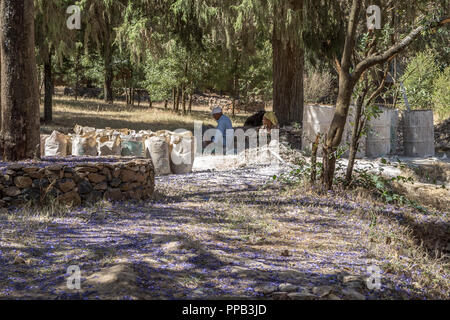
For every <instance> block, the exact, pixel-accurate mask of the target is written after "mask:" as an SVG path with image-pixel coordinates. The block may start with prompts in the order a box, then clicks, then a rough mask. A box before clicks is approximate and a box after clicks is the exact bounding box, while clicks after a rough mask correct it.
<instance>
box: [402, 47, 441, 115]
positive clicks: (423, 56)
mask: <svg viewBox="0 0 450 320" xmlns="http://www.w3.org/2000/svg"><path fill="white" fill-rule="evenodd" d="M439 73H440V72H439V68H438V66H437V64H436V62H435V55H434V54H433V53H432V52H431V51H425V52H420V53H418V54H417V55H416V56H415V57H414V58H413V59H412V60H411V61H410V62H409V64H408V66H407V67H406V71H405V74H404V75H403V76H402V77H401V81H403V84H404V86H405V89H406V95H407V97H408V101H409V104H410V105H411V109H432V106H433V101H432V97H433V89H434V86H433V84H434V80H435V79H436V78H437V77H438V75H439ZM401 104H404V101H403V99H401Z"/></svg>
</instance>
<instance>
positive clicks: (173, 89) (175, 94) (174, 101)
mask: <svg viewBox="0 0 450 320" xmlns="http://www.w3.org/2000/svg"><path fill="white" fill-rule="evenodd" d="M172 99H173V111H176V110H177V88H176V87H173V88H172Z"/></svg>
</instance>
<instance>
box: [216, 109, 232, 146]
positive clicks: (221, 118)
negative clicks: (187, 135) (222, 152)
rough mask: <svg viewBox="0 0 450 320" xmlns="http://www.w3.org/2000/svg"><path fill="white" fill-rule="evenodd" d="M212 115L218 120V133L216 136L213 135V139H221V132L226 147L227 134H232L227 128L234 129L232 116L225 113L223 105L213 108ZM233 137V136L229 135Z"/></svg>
mask: <svg viewBox="0 0 450 320" xmlns="http://www.w3.org/2000/svg"><path fill="white" fill-rule="evenodd" d="M211 115H212V116H213V118H214V119H215V120H216V121H217V128H216V129H217V130H218V131H217V133H216V136H215V137H213V139H212V141H218V140H220V137H219V136H218V135H219V134H220V135H221V136H222V141H223V146H224V148H225V147H226V145H227V136H228V135H230V131H229V132H227V130H233V125H232V123H231V120H230V118H228V117H227V116H226V115H224V114H223V111H222V108H221V107H216V108H214V109H213V110H212V112H211ZM229 138H230V139H232V138H233V137H231V135H230V137H229Z"/></svg>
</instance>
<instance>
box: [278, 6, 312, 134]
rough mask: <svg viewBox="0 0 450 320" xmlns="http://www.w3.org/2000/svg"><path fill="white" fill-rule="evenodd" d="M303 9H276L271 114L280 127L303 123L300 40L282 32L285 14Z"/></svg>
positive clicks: (283, 30)
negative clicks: (274, 114) (288, 11)
mask: <svg viewBox="0 0 450 320" xmlns="http://www.w3.org/2000/svg"><path fill="white" fill-rule="evenodd" d="M288 9H290V10H293V11H295V12H298V11H301V10H302V9H303V1H301V0H297V1H286V2H284V3H283V4H281V5H280V6H279V8H277V10H278V11H277V14H276V15H277V16H279V17H282V19H281V20H280V21H279V20H278V19H274V28H273V34H272V49H273V110H274V112H275V113H276V115H277V117H278V120H279V123H280V125H285V124H289V123H293V122H298V123H300V124H301V123H302V122H303V69H304V51H303V49H302V45H301V37H300V35H299V36H298V39H292V38H289V36H288V34H289V32H287V30H286V26H285V24H286V21H285V20H286V15H287V10H288Z"/></svg>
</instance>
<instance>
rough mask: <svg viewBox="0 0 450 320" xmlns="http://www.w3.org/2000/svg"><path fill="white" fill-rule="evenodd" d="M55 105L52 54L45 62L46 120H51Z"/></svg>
mask: <svg viewBox="0 0 450 320" xmlns="http://www.w3.org/2000/svg"><path fill="white" fill-rule="evenodd" d="M52 105H53V76H52V55H51V54H50V53H49V54H48V58H47V61H45V62H44V122H51V121H52V118H53V115H52Z"/></svg>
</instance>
